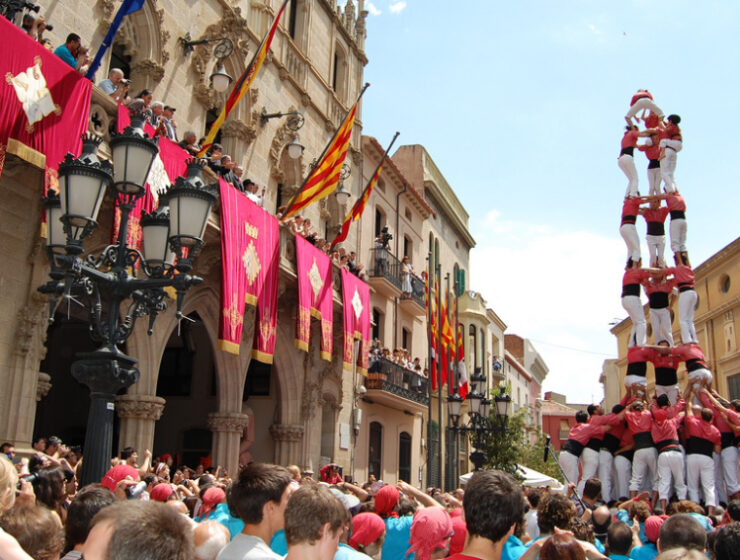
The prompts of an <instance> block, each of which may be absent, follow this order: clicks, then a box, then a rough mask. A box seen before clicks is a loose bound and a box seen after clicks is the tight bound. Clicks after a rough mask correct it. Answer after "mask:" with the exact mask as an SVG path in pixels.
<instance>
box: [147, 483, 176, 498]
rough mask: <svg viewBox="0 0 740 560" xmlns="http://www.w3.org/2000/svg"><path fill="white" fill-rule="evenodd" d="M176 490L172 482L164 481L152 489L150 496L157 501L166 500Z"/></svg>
mask: <svg viewBox="0 0 740 560" xmlns="http://www.w3.org/2000/svg"><path fill="white" fill-rule="evenodd" d="M174 491H175V489H174V488H173V487H172V484H170V483H168V482H163V483H161V484H157V485H156V486H155V487H154V488H152V491H151V492H149V497H150V498H151V499H152V500H154V501H155V502H166V501H167V499H168V498H169V497H170V496H172V493H173V492H174Z"/></svg>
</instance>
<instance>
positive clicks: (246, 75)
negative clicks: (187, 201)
mask: <svg viewBox="0 0 740 560" xmlns="http://www.w3.org/2000/svg"><path fill="white" fill-rule="evenodd" d="M287 3H288V0H284V1H283V5H282V6H280V11H279V12H278V14H277V16H275V21H274V22H273V23H272V27H271V28H270V31H268V32H267V35H265V37H264V38H263V39H262V42H261V43H260V46H259V48H258V49H257V52H256V53H254V56H253V57H252V61H251V62H250V63H249V64H248V65H247V67H246V68H245V69H244V72H243V73H242V75H241V76H240V77H239V79H238V80H237V81H236V83H235V84H234V89H232V90H231V93H230V94H229V98H228V99H227V100H226V103H225V104H224V107H223V109H221V114H220V115H219V116H218V118H217V119H216V120H215V122H214V123H213V124H212V125H211V129H210V130H209V131H208V135H207V136H206V139H205V140H204V141H203V146H202V147H201V150H200V152H198V157H203V156H205V155H206V152H207V151H208V150H209V149H210V147H211V146H212V145H213V142H214V140H215V138H216V134H218V131H219V129H220V128H221V125H222V124H224V121H225V120H226V117H228V116H229V113H231V111H232V109H233V108H234V107H236V105H237V103H239V101H241V99H242V97H244V94H245V93H247V90H248V89H249V86H251V85H252V82H253V81H254V78H255V77H256V76H257V72H259V71H260V68H262V63H263V62H264V61H265V58H266V57H267V52H268V51H269V50H270V44H271V43H272V38H273V37H274V35H275V31H276V30H277V26H278V23H280V16H282V15H283V10H285V5H286V4H287Z"/></svg>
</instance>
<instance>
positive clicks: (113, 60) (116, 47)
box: [106, 43, 136, 95]
mask: <svg viewBox="0 0 740 560" xmlns="http://www.w3.org/2000/svg"><path fill="white" fill-rule="evenodd" d="M113 68H119V69H121V70H123V77H124V78H126V79H130V78H131V57H130V56H129V55H127V54H126V47H124V46H123V45H122V44H121V43H113V48H112V49H111V54H110V68H109V70H108V71H109V72H110V70H111V69H113ZM107 77H108V76H106V78H107ZM135 94H136V92H133V91H131V92H129V95H135Z"/></svg>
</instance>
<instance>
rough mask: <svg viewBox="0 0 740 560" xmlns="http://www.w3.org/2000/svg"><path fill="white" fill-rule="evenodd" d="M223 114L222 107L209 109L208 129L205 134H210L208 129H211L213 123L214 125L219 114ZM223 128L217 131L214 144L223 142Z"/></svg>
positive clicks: (207, 114)
mask: <svg viewBox="0 0 740 560" xmlns="http://www.w3.org/2000/svg"><path fill="white" fill-rule="evenodd" d="M220 114H221V107H216V108H213V109H209V110H208V112H207V113H206V130H205V132H204V133H203V136H205V135H206V134H208V131H209V130H211V125H213V123H214V122H216V119H218V116H219V115H220ZM221 130H222V129H219V130H218V132H217V133H216V137H215V138H214V139H213V143H214V144H220V143H221Z"/></svg>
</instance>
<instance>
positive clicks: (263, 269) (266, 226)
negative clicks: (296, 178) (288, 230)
mask: <svg viewBox="0 0 740 560" xmlns="http://www.w3.org/2000/svg"><path fill="white" fill-rule="evenodd" d="M219 188H220V193H221V317H220V322H219V335H218V347H219V349H220V350H224V351H226V352H231V353H232V354H239V345H240V343H241V339H242V329H243V327H244V306H245V304H249V305H256V306H257V319H256V321H257V324H256V325H255V336H254V345H253V350H252V357H253V358H255V359H257V360H259V361H260V362H264V363H272V357H273V354H274V352H275V333H276V328H277V286H278V272H279V266H280V236H279V228H278V221H277V219H276V218H275V217H274V216H272V215H271V214H269V213H268V212H266V211H265V210H263V209H262V208H260V207H259V206H257V205H256V204H255V203H254V202H252V201H251V200H249V199H248V198H247V197H246V196H245V195H244V194H242V193H241V192H239V191H238V190H236V189H235V188H234V187H232V186H231V185H229V184H228V183H227V182H226V181H224V180H223V179H219Z"/></svg>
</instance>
